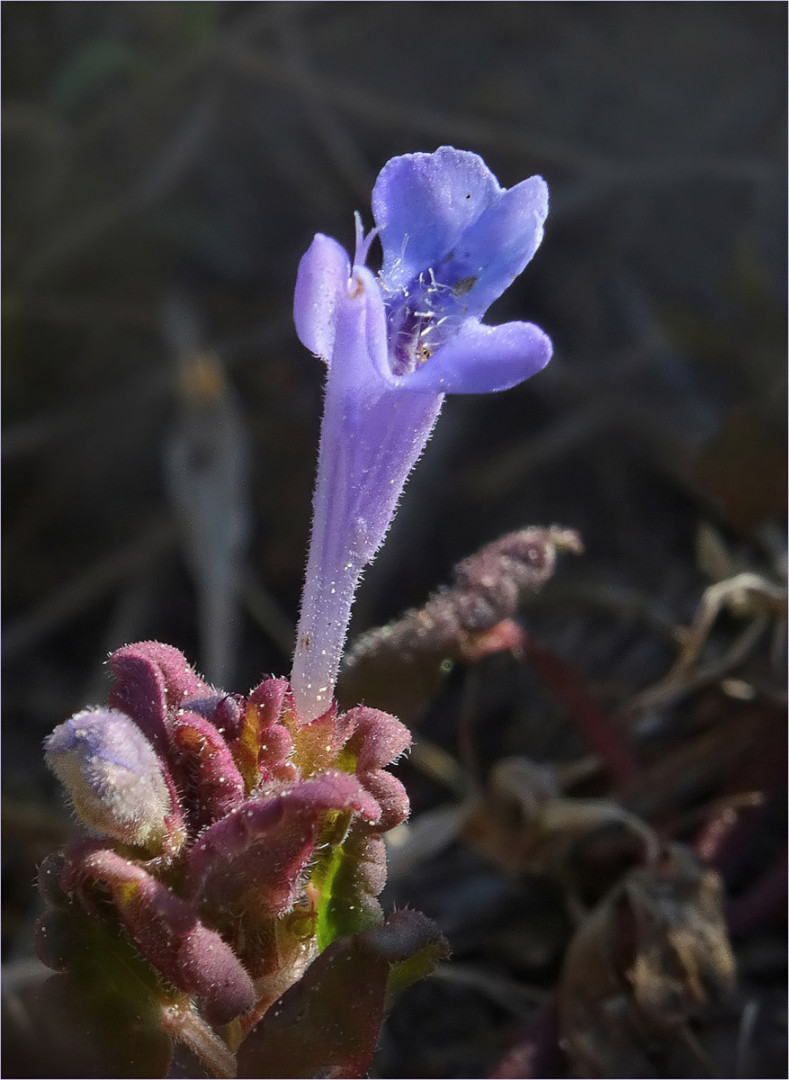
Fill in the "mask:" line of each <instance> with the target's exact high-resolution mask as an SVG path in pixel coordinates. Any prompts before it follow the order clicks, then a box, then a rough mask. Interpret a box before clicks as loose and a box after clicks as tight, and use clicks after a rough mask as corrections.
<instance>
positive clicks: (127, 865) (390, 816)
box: [36, 642, 444, 1076]
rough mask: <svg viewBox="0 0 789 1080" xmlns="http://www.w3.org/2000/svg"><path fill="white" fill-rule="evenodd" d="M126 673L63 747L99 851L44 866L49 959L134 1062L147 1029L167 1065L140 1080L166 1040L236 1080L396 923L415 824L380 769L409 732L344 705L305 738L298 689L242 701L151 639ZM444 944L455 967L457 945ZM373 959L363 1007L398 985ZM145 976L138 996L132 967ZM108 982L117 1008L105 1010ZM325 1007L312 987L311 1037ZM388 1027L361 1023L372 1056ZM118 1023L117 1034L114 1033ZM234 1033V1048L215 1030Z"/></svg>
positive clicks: (60, 735)
mask: <svg viewBox="0 0 789 1080" xmlns="http://www.w3.org/2000/svg"><path fill="white" fill-rule="evenodd" d="M110 665H111V667H112V669H113V671H114V672H115V673H116V677H117V682H116V684H115V686H114V687H113V689H112V691H111V694H110V698H111V701H112V702H113V706H114V707H113V708H111V709H97V710H86V711H85V712H83V713H79V714H77V716H75V717H73V718H72V719H71V720H70V721H67V722H66V723H65V724H62V725H61V726H60V727H59V728H58V729H56V731H55V732H54V733H53V734H52V735H51V736H50V738H49V739H48V741H47V761H48V763H49V764H50V765H51V767H52V768H53V769H54V770H55V771H56V772H57V773H58V775H59V776H60V777H61V778H62V779H63V780H64V782H65V783H66V786H67V788H68V790H69V792H70V794H71V797H72V799H73V801H74V803H75V806H76V807H77V809H78V810H79V811H80V813H81V814H82V816H83V818H84V819H85V820H86V821H87V822H88V823H89V824H90V825H91V826H92V827H93V828H94V829H96V830H97V831H99V832H100V833H101V834H102V835H101V836H100V837H98V838H95V839H88V838H82V839H78V840H75V841H72V842H71V843H69V844H68V845H67V846H66V848H65V849H64V851H63V852H62V854H61V855H59V856H57V857H53V858H50V859H48V860H47V862H46V863H45V864H44V866H43V867H42V870H41V891H42V895H43V897H44V899H45V902H46V905H47V910H46V913H45V915H44V916H43V918H42V919H41V921H40V923H39V925H38V928H37V933H36V939H37V946H38V950H39V954H40V956H41V958H42V960H44V962H45V963H47V964H49V965H50V966H51V967H54V968H55V969H56V970H59V971H65V972H66V973H67V976H61V977H60V978H61V979H63V978H65V977H68V978H69V979H71V980H72V988H73V991H74V994H75V995H76V998H77V999H78V1000H82V1001H83V1002H84V1004H85V1007H86V1008H90V1009H92V1010H93V1012H94V1014H99V1013H101V1015H102V1016H104V1013H105V1012H106V1013H107V1016H109V1012H110V1011H111V1012H112V1015H113V1017H115V1019H114V1020H113V1021H112V1025H111V1027H112V1032H114V1034H111V1035H109V1034H108V1035H107V1038H108V1039H109V1041H110V1042H111V1041H112V1040H113V1039H114V1040H115V1041H116V1043H118V1046H117V1052H118V1054H119V1055H132V1047H131V1045H130V1041H132V1040H133V1039H134V1038H136V1035H135V1034H134V1033H135V1032H136V1031H137V1030H138V1027H139V1025H142V1027H143V1028H144V1030H145V1039H146V1040H147V1042H146V1043H145V1045H149V1046H150V1048H151V1052H150V1054H149V1055H148V1056H147V1057H146V1056H145V1055H143V1058H142V1059H141V1060H145V1061H147V1062H148V1064H147V1066H142V1065H141V1066H140V1068H141V1069H142V1068H146V1069H147V1070H148V1071H144V1072H140V1075H152V1072H151V1069H152V1066H151V1061H153V1060H154V1059H155V1060H157V1061H158V1060H159V1058H158V1057H157V1056H156V1055H158V1054H159V1048H160V1047H161V1042H160V1041H159V1040H158V1036H161V1035H162V1034H163V1033H164V1034H165V1035H166V1036H167V1037H168V1038H170V1037H172V1038H173V1039H175V1040H177V1041H180V1042H182V1043H183V1044H185V1045H186V1046H187V1047H189V1049H191V1050H192V1051H193V1052H194V1053H197V1054H198V1056H199V1057H200V1058H201V1059H202V1060H203V1063H204V1064H205V1066H206V1067H207V1068H208V1069H209V1070H210V1071H211V1072H212V1073H213V1075H217V1076H224V1075H231V1074H232V1072H233V1070H234V1068H235V1066H234V1065H232V1062H233V1054H232V1053H231V1049H230V1044H231V1043H232V1045H233V1046H234V1047H235V1046H237V1045H238V1044H239V1042H240V1041H241V1039H243V1037H244V1036H245V1035H247V1034H249V1033H250V1032H252V1031H253V1030H254V1029H255V1026H256V1024H257V1023H258V1022H259V1021H260V1020H261V1018H263V1017H265V1016H267V1015H268V1013H269V1011H270V1008H271V1007H272V1006H273V1005H274V1003H275V1002H276V1001H277V999H279V998H280V997H281V996H282V994H283V993H285V992H286V991H287V990H288V989H289V988H290V987H292V986H293V985H294V984H296V983H297V982H298V980H299V979H301V978H302V977H304V976H305V973H306V972H309V970H310V965H311V964H312V963H314V962H315V959H316V957H318V956H319V954H320V953H321V952H322V951H323V950H325V949H327V948H330V947H331V945H332V943H333V942H335V941H336V940H337V939H338V938H339V937H341V936H345V937H347V938H348V940H349V941H351V942H352V941H355V940H356V937H357V936H358V935H359V934H361V933H363V932H369V931H370V930H371V929H375V928H377V927H380V926H382V924H383V921H384V916H383V912H382V910H381V907H380V904H379V903H378V900H377V897H378V894H379V893H380V892H381V890H382V888H383V886H384V884H385V881H386V852H385V848H384V844H383V839H382V836H381V833H383V832H385V831H386V830H387V829H389V828H391V827H392V826H393V825H395V824H397V823H398V822H400V821H402V820H403V818H404V817H405V816H406V815H407V813H408V799H407V796H406V793H405V790H404V789H403V787H402V785H401V784H400V782H399V781H398V780H397V779H396V778H395V777H393V776H391V775H390V774H388V773H387V772H385V771H384V768H383V767H384V766H385V765H386V764H388V763H389V762H391V761H392V760H393V759H394V758H396V757H399V756H400V755H401V754H402V753H403V752H404V751H405V750H406V749H407V747H408V745H409V742H410V734H409V732H408V730H407V729H406V728H405V727H403V725H402V724H400V722H399V721H398V720H396V719H395V718H394V717H392V716H389V715H388V714H386V713H382V712H379V711H378V710H375V709H367V708H364V707H358V708H356V709H351V710H350V712H348V713H345V714H341V713H339V712H338V711H337V709H336V706H334V705H333V704H332V706H331V707H330V708H329V709H327V710H326V712H325V713H324V714H323V715H322V716H319V717H318V718H317V719H315V720H313V721H312V722H311V723H304V722H303V721H302V718H301V717H300V716H299V715H298V713H297V711H296V709H295V706H294V704H293V697H292V694H291V691H290V687H289V684H288V683H287V682H286V681H285V680H282V679H267V680H265V681H264V682H262V683H261V684H260V685H259V686H257V687H256V688H255V689H254V690H253V691H252V693H251V694H250V695H249V697H248V698H247V699H246V700H244V699H243V698H241V697H239V696H234V697H230V696H228V695H227V694H225V693H223V692H221V691H218V690H216V689H214V688H213V687H210V686H208V685H207V684H206V683H204V682H203V680H201V679H200V678H199V677H198V676H197V675H196V674H195V673H194V671H193V670H192V669H191V668H190V667H189V665H188V664H187V663H186V661H185V659H184V658H183V656H182V655H181V654H180V653H178V652H177V651H176V650H175V649H170V648H169V647H167V646H160V645H157V644H156V643H154V642H144V643H142V644H140V645H129V646H126V647H125V648H123V649H121V650H119V651H118V652H116V653H115V654H113V656H112V657H111V658H110ZM121 708H123V711H121ZM143 732H145V733H146V734H144V733H143ZM154 741H155V749H154ZM108 777H109V780H108ZM110 781H111V782H110ZM425 925H427V923H425ZM428 938H429V944H430V945H431V947H432V948H434V950H437V953H436V955H438V953H440V952H441V950H442V949H443V948H444V945H443V943H442V939H441V938H440V936H439V935H438V934H437V932H435V931H434V930H431V931H430V932H429V934H428ZM398 940H399V939H398ZM419 948H420V949H421V948H422V946H421V944H420V945H419ZM351 951H353V949H352V950H351ZM368 953H369V950H368V952H365V951H364V949H362V953H361V954H360V958H357V960H356V961H354V964H355V967H354V975H353V978H351V977H350V974H349V977H348V979H349V981H348V988H349V992H350V993H356V992H357V990H358V986H357V983H359V984H364V982H365V979H367V980H368V981H369V984H370V992H371V993H373V992H374V993H375V994H376V995H378V996H379V997H380V992H381V985H382V984H381V971H382V970H383V969H382V968H381V967H380V962H379V960H378V959H375V958H370V956H368ZM364 957H368V960H365V959H364ZM130 958H131V959H130ZM142 958H144V961H143V959H142ZM143 963H144V964H145V965H147V966H144V967H143V968H142V969H140V970H141V972H142V975H139V973H138V976H136V977H135V978H134V979H133V980H132V982H133V984H134V985H133V986H132V985H131V984H130V985H129V986H128V987H127V986H126V984H127V983H128V982H129V979H128V977H127V974H126V972H127V971H128V970H129V965H132V966H133V967H134V969H135V971H136V970H137V969H138V968H139V965H140V964H143ZM365 964H367V968H365ZM379 969H380V970H379ZM387 970H388V968H387ZM365 971H367V975H365ZM146 973H147V974H146ZM103 981H104V982H107V984H108V994H109V995H110V997H109V999H108V1000H111V1001H112V1002H113V1004H112V1008H111V1010H109V1006H108V1010H102V1009H100V1008H99V1006H98V1004H97V999H96V992H95V986H96V984H98V985H101V983H102V982H103ZM340 981H342V977H340ZM320 985H323V984H322V983H321V984H320ZM58 986H59V987H60V988H61V989H64V988H65V984H64V983H62V982H61V983H59V984H58ZM322 992H324V991H321V990H320V986H318V987H317V988H313V989H312V990H311V991H310V1001H311V1002H312V1004H311V1006H310V1008H311V1009H313V1010H314V1009H315V1007H316V1005H320V1007H319V1008H318V1011H317V1012H314V1019H313V1020H311V1021H310V1022H309V1024H308V1025H307V1026H308V1027H309V1025H310V1024H313V1023H318V1017H319V1016H320V1017H323V1018H324V1019H325V1017H326V1016H328V1015H330V1014H331V1012H332V1010H333V1009H336V1008H337V1007H338V1003H337V1001H336V1000H335V999H334V998H331V999H330V998H327V999H326V1001H324V1002H323V1003H322V1004H321V1003H320V1002H319V1001H318V998H319V997H320V994H321V993H322ZM325 992H326V993H327V994H328V993H331V994H332V995H333V994H335V992H336V986H335V984H334V983H333V982H332V983H331V984H329V983H326V990H325ZM316 995H317V997H316ZM376 1000H378V999H377V998H376ZM376 1009H377V1006H376ZM381 1015H382V1013H380V1010H379V1011H378V1012H375V1011H374V1012H372V1013H370V1014H369V1015H367V1014H365V1015H364V1016H363V1017H362V1018H361V1019H360V1020H359V1022H358V1024H357V1028H358V1027H359V1025H361V1028H362V1029H363V1031H364V1039H363V1044H364V1047H366V1048H368V1049H369V1051H370V1053H371V1052H372V1047H374V1045H375V1039H376V1036H377V1031H378V1026H379V1024H380V1019H381ZM321 1022H323V1020H321ZM101 1024H102V1025H103V1030H104V1031H105V1034H106V1033H108V1032H110V1027H109V1026H108V1024H109V1020H108V1019H107V1017H105V1018H104V1020H102V1021H101ZM225 1024H230V1025H231V1026H230V1027H229V1028H228V1029H227V1032H226V1036H227V1040H228V1041H227V1042H226V1041H225V1040H224V1039H223V1038H221V1037H220V1035H219V1034H218V1033H217V1032H216V1031H214V1030H213V1029H212V1025H213V1026H217V1025H225ZM135 1025H137V1027H136V1026H135ZM326 1038H327V1034H326V1032H325V1031H323V1032H322V1031H321V1030H318V1029H317V1028H316V1029H315V1030H311V1034H310V1037H309V1039H308V1043H309V1045H310V1046H311V1047H312V1049H311V1050H309V1051H307V1050H305V1049H302V1050H300V1054H301V1056H300V1057H299V1060H300V1061H301V1060H302V1059H303V1056H304V1054H305V1053H308V1054H312V1058H311V1061H312V1064H311V1066H310V1075H315V1074H318V1073H320V1072H322V1071H324V1069H325V1068H326V1067H327V1065H328V1064H330V1061H329V1058H330V1056H331V1055H329V1056H326V1055H324V1056H321V1055H322V1052H321V1050H320V1047H321V1046H323V1045H328V1043H327V1042H326ZM365 1052H367V1051H365ZM354 1060H356V1059H354ZM360 1060H361V1059H360ZM158 1069H159V1066H156V1070H158ZM156 1070H154V1071H156Z"/></svg>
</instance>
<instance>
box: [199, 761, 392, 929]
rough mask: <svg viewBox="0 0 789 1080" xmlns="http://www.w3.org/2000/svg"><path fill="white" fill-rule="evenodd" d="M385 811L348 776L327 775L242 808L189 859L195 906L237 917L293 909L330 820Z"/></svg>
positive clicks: (264, 915)
mask: <svg viewBox="0 0 789 1080" xmlns="http://www.w3.org/2000/svg"><path fill="white" fill-rule="evenodd" d="M330 812H339V813H348V814H360V815H362V816H363V817H364V818H365V819H370V820H372V821H377V820H378V818H379V817H380V815H381V811H380V808H379V807H378V804H377V803H376V802H375V800H374V799H373V798H372V796H371V795H369V794H368V793H367V792H366V791H365V789H364V788H363V787H362V785H361V784H360V783H359V781H358V780H357V779H356V778H355V777H353V776H348V775H347V773H341V772H337V773H322V774H321V775H320V776H317V777H313V778H312V779H310V780H303V781H302V782H301V783H299V784H297V785H296V786H295V787H293V788H291V789H290V790H288V791H283V792H282V793H280V794H276V795H272V796H269V797H266V796H265V795H261V797H260V798H258V799H255V800H254V801H253V802H248V803H245V804H244V805H243V806H241V807H239V808H238V809H237V810H235V811H234V812H233V813H232V814H228V816H227V817H225V818H223V819H222V821H218V822H217V823H216V824H215V825H213V826H212V827H211V828H210V829H208V830H207V831H206V832H205V833H203V835H202V836H201V837H200V839H199V840H198V841H197V843H196V844H195V846H194V847H193V848H192V851H191V853H190V856H189V891H190V893H191V895H192V897H193V899H194V901H195V903H196V904H197V906H198V907H200V908H201V909H202V908H208V909H211V908H220V909H221V908H226V909H227V910H228V911H232V912H235V913H236V914H237V915H238V917H239V918H242V917H244V916H245V915H247V914H248V913H250V912H252V913H253V916H254V917H261V918H270V917H273V916H277V915H282V914H283V913H284V912H286V911H290V910H291V909H292V908H293V905H294V904H295V903H296V901H297V899H298V897H299V894H300V892H301V885H302V881H301V878H302V874H303V873H304V870H305V868H306V866H307V863H308V862H309V860H310V859H311V858H312V856H313V854H314V851H315V843H316V841H317V839H318V834H319V832H320V830H321V827H322V825H323V822H324V819H325V815H326V814H327V813H330Z"/></svg>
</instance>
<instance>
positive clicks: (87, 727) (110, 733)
mask: <svg viewBox="0 0 789 1080" xmlns="http://www.w3.org/2000/svg"><path fill="white" fill-rule="evenodd" d="M44 748H45V755H46V761H47V765H49V767H50V769H52V771H53V772H54V773H55V775H56V776H57V777H58V779H59V780H60V782H61V783H62V784H63V786H64V787H65V789H66V791H67V792H68V794H69V796H70V797H71V800H72V802H73V805H74V809H75V810H76V812H77V813H78V814H79V816H80V817H81V818H82V820H83V821H84V822H85V823H86V824H87V825H90V826H91V828H94V829H97V830H98V831H99V832H100V833H104V834H105V835H107V836H111V837H113V838H114V839H116V840H121V841H123V842H124V843H127V844H135V845H138V846H140V847H144V848H147V849H148V850H149V851H159V850H161V847H162V841H163V839H164V836H165V833H166V831H167V818H168V816H169V815H170V814H171V813H172V811H173V806H172V798H171V796H170V792H169V790H168V787H167V782H166V780H165V778H164V776H163V774H162V767H161V764H160V762H159V759H158V758H157V756H156V753H155V751H154V749H153V747H152V746H151V744H150V743H149V742H148V740H147V739H146V737H145V736H144V735H143V733H142V732H141V731H140V729H139V728H138V727H137V725H136V724H135V723H134V722H133V721H132V720H131V719H129V717H128V716H126V714H125V713H122V712H119V711H118V710H117V709H85V710H84V711H83V712H79V713H77V714H76V716H72V717H71V719H70V720H67V721H66V722H65V723H64V724H60V725H58V727H56V728H55V730H54V731H53V732H52V734H51V735H50V736H49V737H48V738H47V740H46V742H45V744H44Z"/></svg>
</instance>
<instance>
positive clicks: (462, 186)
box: [291, 146, 552, 720]
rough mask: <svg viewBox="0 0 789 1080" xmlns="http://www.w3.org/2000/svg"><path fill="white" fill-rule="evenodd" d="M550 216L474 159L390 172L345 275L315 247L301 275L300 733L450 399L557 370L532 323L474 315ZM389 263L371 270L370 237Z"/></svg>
mask: <svg viewBox="0 0 789 1080" xmlns="http://www.w3.org/2000/svg"><path fill="white" fill-rule="evenodd" d="M547 213H548V191H547V187H546V185H545V183H544V181H543V180H542V179H541V178H540V177H536V176H535V177H531V178H530V179H528V180H524V181H522V183H520V184H517V185H516V186H515V187H513V188H510V189H509V190H505V189H503V188H501V187H500V186H499V184H498V181H497V180H496V178H495V177H494V176H493V174H492V173H491V172H490V170H489V169H488V168H487V166H486V165H485V163H484V161H482V159H481V158H480V157H478V156H477V155H476V154H472V153H468V152H465V151H459V150H455V149H453V148H452V147H447V146H444V147H441V148H440V149H439V150H437V151H436V152H435V153H433V154H406V155H405V156H403V157H397V158H393V159H392V160H391V161H390V162H389V163H388V164H387V165H386V166H385V167H384V169H383V170H382V171H381V173H380V175H379V177H378V180H377V181H376V184H375V187H374V190H373V215H374V218H375V222H376V230H375V231H374V232H373V233H371V234H370V235H368V236H367V237H365V236H364V235H363V233H362V229H361V224H360V221H359V218H358V216H357V238H356V241H357V242H356V254H355V257H354V261H353V264H351V261H350V260H349V258H348V255H347V254H346V252H345V250H344V249H343V248H342V247H341V246H340V245H339V244H338V243H337V242H336V241H335V240H333V239H331V238H330V237H327V236H323V235H321V234H318V235H317V236H316V237H315V239H314V240H313V242H312V245H311V246H310V248H309V250H308V251H307V253H306V255H305V256H304V257H303V259H302V260H301V264H300V266H299V273H298V279H297V283H296V294H295V301H294V317H295V322H296V330H297V332H298V335H299V338H300V339H301V341H302V343H303V344H304V345H305V346H306V347H307V348H308V349H310V350H311V351H312V352H313V353H315V354H317V355H318V356H320V357H321V358H322V359H323V360H324V361H325V362H326V365H327V367H328V378H327V383H326V400H325V406H324V414H323V424H322V428H321V443H320V457H319V462H318V478H317V483H316V488H315V497H314V502H313V508H314V516H313V525H312V541H311V544H310V555H309V562H308V566H307V578H306V582H305V587H304V595H303V598H302V607H301V619H300V622H299V629H298V637H297V644H296V653H295V657H294V662H293V674H292V679H291V681H292V684H293V693H294V700H295V704H296V707H297V710H298V712H299V715H300V716H301V717H302V719H305V720H312V719H314V718H315V717H317V716H320V715H321V714H322V713H323V712H325V710H326V708H327V707H328V705H329V702H330V701H331V699H332V696H333V692H334V684H335V681H336V678H337V672H338V669H339V663H340V657H341V653H342V647H343V643H344V641H345V634H346V631H347V627H348V622H349V619H350V610H351V604H352V601H353V596H354V593H355V591H356V587H357V585H358V583H359V579H360V577H361V574H362V571H363V570H364V567H365V566H366V565H367V563H369V562H370V560H371V559H372V558H373V556H374V555H375V553H376V551H377V550H378V548H379V546H380V544H381V543H382V541H383V538H384V536H385V534H386V531H387V529H388V528H389V524H390V522H391V520H392V517H393V515H394V511H395V507H396V505H397V501H398V499H399V498H400V494H401V492H402V490H403V487H404V485H405V482H406V480H407V478H408V475H409V473H410V472H411V469H412V468H413V466H414V464H415V463H416V461H417V459H418V457H419V456H420V454H421V453H422V450H423V449H424V446H425V444H426V442H427V440H428V438H429V435H430V432H431V430H432V427H433V424H434V423H435V420H436V418H437V416H438V413H439V411H440V409H441V405H442V403H443V399H444V395H445V394H447V393H460V394H464V393H488V392H492V391H497V390H504V389H507V388H509V387H512V386H515V385H516V384H518V383H520V382H522V381H523V380H524V379H527V378H529V376H531V375H534V374H535V373H536V372H537V371H540V370H541V369H542V368H543V367H544V366H545V364H546V363H547V362H548V360H549V359H550V356H551V351H552V346H551V342H550V340H549V339H548V337H547V336H546V335H545V334H544V333H543V332H542V331H541V330H540V329H539V328H538V327H536V326H534V325H532V324H531V323H522V322H511V323H506V324H504V325H502V326H495V327H491V326H485V325H483V324H482V322H481V319H482V316H483V315H484V314H485V312H486V311H487V309H488V307H489V306H490V305H491V303H492V302H493V301H494V300H495V299H497V297H499V296H500V295H501V294H502V293H503V292H504V290H505V289H506V288H507V287H508V286H509V285H510V284H511V283H512V281H513V280H514V279H515V278H516V277H517V276H518V274H520V273H521V271H522V270H523V269H524V267H525V266H526V264H527V263H528V262H529V260H530V259H531V257H532V256H533V254H534V252H535V251H536V249H537V247H538V245H539V243H540V241H541V239H542V234H543V223H544V221H545V218H546V215H547ZM376 232H377V233H378V234H379V235H380V238H381V244H382V247H383V253H384V257H383V265H382V267H381V272H380V274H379V275H378V276H377V277H375V276H374V275H373V274H372V273H371V272H370V270H368V269H367V267H366V265H365V264H366V260H367V254H368V251H369V248H370V245H371V243H372V240H373V237H374V235H375V233H376Z"/></svg>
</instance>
